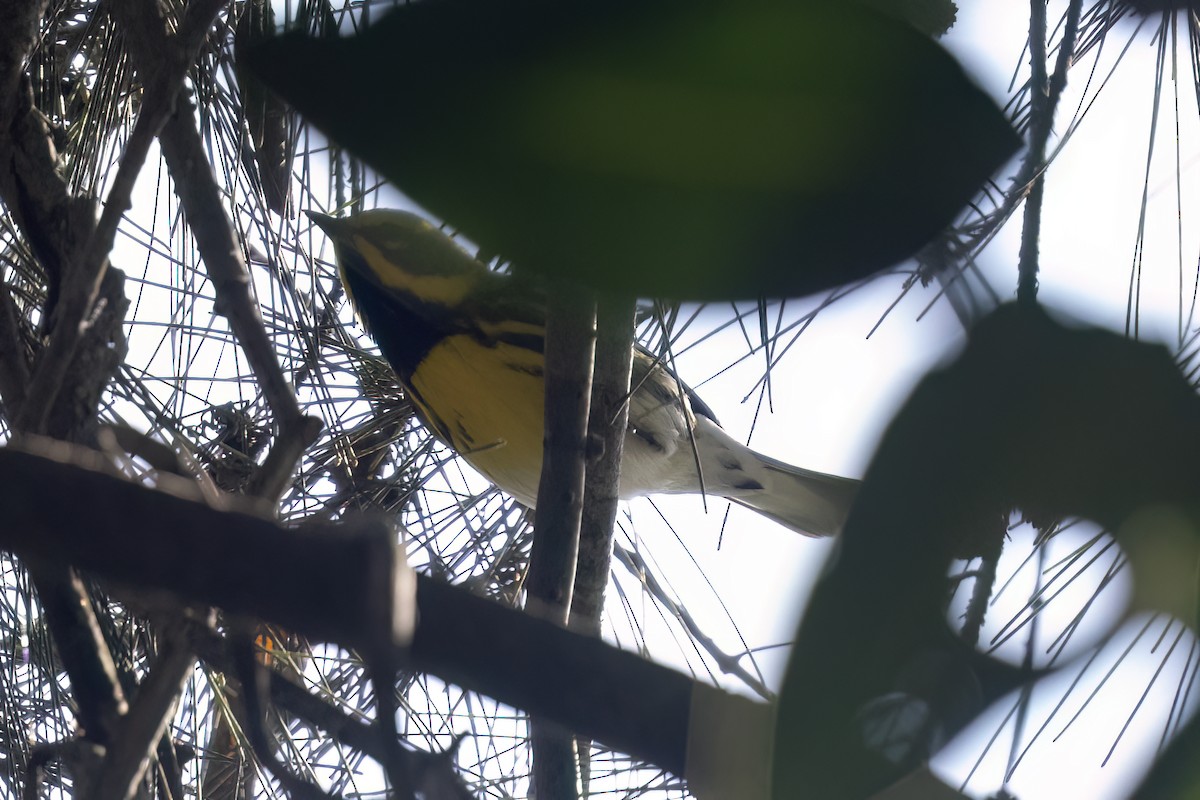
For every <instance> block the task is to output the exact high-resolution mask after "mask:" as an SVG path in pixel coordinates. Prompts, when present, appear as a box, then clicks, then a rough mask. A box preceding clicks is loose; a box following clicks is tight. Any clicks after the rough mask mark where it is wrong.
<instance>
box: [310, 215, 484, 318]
mask: <svg viewBox="0 0 1200 800" xmlns="http://www.w3.org/2000/svg"><path fill="white" fill-rule="evenodd" d="M305 213H306V214H308V217H309V219H311V220H312V221H313V222H314V223H315V224H316V225H317V227H319V228H321V230H323V231H324V232H325V234H326V235H327V236H328V237H329V240H330V241H331V242H332V243H333V246H334V249H335V250H336V252H337V261H338V268H339V271H340V272H341V275H342V282H343V284H345V286H346V290H347V292H348V293H350V298H351V300H352V301H354V300H355V297H354V293H355V291H363V290H369V289H366V287H372V288H373V289H377V290H382V291H385V292H391V293H395V294H401V295H410V296H413V297H416V298H419V299H420V300H421V301H422V302H424V303H432V304H436V305H439V306H443V307H445V308H454V307H456V306H458V305H459V304H460V303H461V302H462V301H463V299H464V298H466V297H467V296H469V295H470V294H471V292H473V291H474V290H475V289H476V288H477V287H478V286H479V285H480V284H482V283H483V282H485V281H487V280H488V278H489V272H488V269H487V267H485V266H484V265H483V264H481V263H480V262H479V261H477V260H476V259H475V258H473V257H472V256H471V254H470V253H468V252H467V251H466V250H463V249H462V248H461V247H459V246H458V245H457V244H456V243H455V242H454V241H453V240H452V239H450V238H449V237H448V236H446V235H445V234H444V233H442V232H441V231H440V230H438V229H437V228H436V227H434V226H433V225H432V224H430V223H429V222H428V221H427V220H425V219H423V218H421V217H419V216H417V215H416V214H412V213H409V212H407V211H397V210H393V209H375V210H372V211H364V212H362V213H360V214H354V215H353V216H349V217H344V218H336V217H331V216H328V215H326V214H319V213H316V212H313V211H307V212H305Z"/></svg>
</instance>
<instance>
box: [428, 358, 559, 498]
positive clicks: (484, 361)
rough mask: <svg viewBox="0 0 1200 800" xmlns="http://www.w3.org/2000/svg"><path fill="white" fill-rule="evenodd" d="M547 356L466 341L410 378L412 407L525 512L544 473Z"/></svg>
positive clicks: (434, 359) (535, 494)
mask: <svg viewBox="0 0 1200 800" xmlns="http://www.w3.org/2000/svg"><path fill="white" fill-rule="evenodd" d="M543 363H544V362H543V358H542V354H541V353H538V352H535V351H533V350H529V349H526V348H524V347H518V346H515V345H511V344H507V343H504V342H499V343H497V344H494V345H489V344H486V343H483V342H480V341H479V340H478V339H475V338H474V337H471V336H468V335H457V336H449V337H447V338H445V339H443V340H442V341H441V342H439V343H438V344H436V345H434V347H433V348H432V349H431V350H430V351H429V353H428V354H427V355H426V356H425V358H424V359H422V360H421V363H420V364H419V365H418V366H417V369H416V370H415V371H414V372H413V375H412V378H411V384H412V389H413V392H412V395H413V398H412V399H413V401H414V402H415V403H416V405H417V406H418V407H419V408H420V410H421V412H422V413H423V415H424V416H425V417H426V419H427V420H428V421H429V422H430V424H432V425H433V427H434V428H435V429H436V430H438V431H439V432H441V434H442V435H443V437H445V438H448V439H449V440H450V441H449V444H450V445H451V446H453V447H454V449H455V450H457V451H458V453H459V454H460V455H462V456H463V457H464V458H465V459H466V460H467V461H468V462H469V463H470V464H471V466H473V467H475V469H477V470H479V471H480V472H482V473H483V474H484V475H485V476H487V478H488V479H489V480H491V481H492V482H493V483H495V484H496V485H497V486H499V487H500V488H501V489H503V490H504V491H505V492H507V493H508V494H511V495H513V496H514V497H515V498H516V499H517V500H519V501H520V502H522V503H525V504H526V505H529V506H532V505H533V503H534V501H535V499H536V498H537V487H538V481H539V478H540V475H541V469H542V438H543V415H544V408H545V394H544V393H545V384H544V382H543V372H542V371H543Z"/></svg>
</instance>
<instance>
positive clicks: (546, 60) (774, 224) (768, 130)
mask: <svg viewBox="0 0 1200 800" xmlns="http://www.w3.org/2000/svg"><path fill="white" fill-rule="evenodd" d="M248 58H249V63H250V65H251V67H252V68H253V69H255V70H256V71H257V72H258V73H259V74H260V75H261V76H262V78H263V79H264V81H265V82H266V83H267V84H268V85H270V86H272V87H274V88H275V89H276V90H277V91H278V92H280V93H281V94H282V95H283V96H284V97H285V98H286V99H287V100H288V102H290V103H291V104H292V105H294V106H295V107H296V108H297V109H298V110H299V111H300V112H301V113H302V114H303V115H304V116H305V117H306V118H307V119H308V120H310V121H311V122H313V123H315V124H316V125H317V126H318V127H320V128H322V129H324V130H325V131H326V132H327V133H328V134H329V135H330V136H331V137H332V138H333V139H334V140H335V141H337V142H338V143H339V144H341V145H343V146H345V147H346V148H348V149H349V150H351V151H352V152H354V153H355V154H357V155H359V156H361V157H362V158H363V159H365V160H366V161H367V162H368V163H370V164H371V165H373V166H375V167H376V168H378V169H380V170H381V171H382V172H383V173H384V174H386V175H387V176H388V177H389V178H391V179H392V180H393V181H395V182H396V183H397V185H399V186H400V187H401V188H402V189H404V190H405V191H406V192H408V193H409V194H410V195H411V196H412V197H413V198H415V199H416V200H417V201H419V202H421V203H423V204H425V205H426V206H427V207H428V208H429V209H431V210H432V211H433V212H435V213H437V214H439V215H440V216H442V217H443V218H445V219H446V220H447V221H448V222H450V223H451V224H452V225H454V226H456V227H459V228H461V229H462V230H464V231H465V232H466V233H467V234H469V235H470V236H471V237H472V238H474V239H475V240H476V241H478V242H479V243H481V244H483V245H484V246H485V248H486V249H488V250H489V251H492V252H499V253H501V254H503V255H505V256H507V257H508V258H510V259H513V260H514V261H516V262H518V263H520V264H522V265H525V266H528V267H531V268H533V269H536V270H540V271H543V272H558V273H566V274H570V275H572V276H575V277H578V278H582V279H584V280H586V281H588V282H590V283H593V284H595V285H599V286H602V287H605V288H615V289H619V290H622V291H625V292H630V293H635V294H639V295H657V296H668V297H687V298H716V297H723V298H728V297H750V296H759V295H798V294H807V293H811V292H815V291H817V290H820V289H822V288H825V287H828V286H831V285H836V284H841V283H845V282H848V281H851V280H854V279H856V278H859V277H862V276H864V275H868V274H871V273H873V272H876V271H878V270H880V269H882V268H884V267H886V266H889V265H891V264H893V263H896V262H898V261H900V260H902V259H904V258H906V257H907V256H909V255H911V254H912V253H913V252H914V251H916V250H917V249H918V248H919V247H920V246H921V245H922V244H924V243H925V242H926V241H928V240H929V239H930V238H931V237H933V236H934V235H935V234H936V233H937V232H938V231H939V230H940V229H942V228H943V227H944V226H945V225H946V224H947V223H949V222H950V220H951V219H952V218H953V216H954V215H955V214H956V213H957V212H958V211H959V210H960V209H961V208H962V207H963V206H964V205H965V204H966V202H967V201H968V200H969V199H970V197H971V196H972V195H973V194H974V193H975V192H976V191H977V190H978V188H979V187H980V186H981V185H982V183H983V182H984V181H985V180H986V179H987V178H988V177H989V176H990V175H991V174H992V172H993V171H994V170H995V169H996V168H997V167H998V166H999V165H1000V164H1001V163H1002V162H1003V161H1004V159H1006V158H1007V157H1008V156H1009V155H1011V154H1012V152H1013V151H1014V150H1015V147H1016V137H1015V135H1014V134H1013V132H1012V130H1011V128H1010V127H1009V125H1008V123H1007V122H1006V121H1005V119H1004V117H1003V116H1002V115H1001V114H1000V112H999V110H998V109H997V108H996V107H995V106H994V104H993V103H992V102H991V100H990V99H988V98H987V97H986V96H985V95H984V94H983V93H982V92H981V91H980V90H979V89H978V88H977V87H975V86H974V85H973V84H972V83H971V82H970V81H969V80H968V79H967V78H966V76H965V75H964V74H963V72H962V70H961V69H960V68H959V66H958V65H957V64H956V63H955V62H954V60H953V59H952V58H951V57H950V56H949V55H947V54H946V53H945V52H944V51H943V50H942V49H941V48H940V47H938V46H937V45H936V44H934V43H933V42H932V41H930V40H929V39H927V38H926V37H924V36H922V35H921V34H919V33H918V32H917V31H916V30H915V29H913V28H912V27H911V26H909V25H907V24H906V23H903V22H900V21H898V20H895V19H892V18H890V17H887V16H884V15H881V14H878V13H876V12H874V11H870V10H868V9H866V8H863V7H859V6H858V5H856V4H830V3H820V4H818V3H812V2H802V3H784V4H769V3H757V2H752V3H729V2H718V1H717V0H710V1H708V2H700V3H675V2H659V3H651V4H646V3H635V2H629V1H628V0H621V1H620V2H615V3H604V4H576V3H567V4H563V3H554V2H548V1H547V0H521V2H512V3H490V2H483V1H481V0H450V1H449V2H438V3H416V4H413V5H409V6H405V7H403V8H402V9H399V10H397V11H395V12H393V13H392V14H391V15H390V16H389V17H387V18H386V19H385V20H383V21H382V22H380V23H379V24H377V25H375V26H373V27H372V28H370V29H369V30H368V31H367V32H366V33H364V34H362V35H359V36H357V37H353V38H344V39H340V40H327V39H322V40H317V39H311V38H307V37H304V36H301V35H289V36H287V37H284V38H281V39H279V40H276V41H273V42H267V43H265V44H263V45H262V46H261V47H259V48H258V49H257V50H255V51H253V52H252V53H250V54H248ZM347 75H372V76H378V79H376V80H371V81H361V80H346V77H345V76H347ZM963 144H969V145H970V146H962V145H963Z"/></svg>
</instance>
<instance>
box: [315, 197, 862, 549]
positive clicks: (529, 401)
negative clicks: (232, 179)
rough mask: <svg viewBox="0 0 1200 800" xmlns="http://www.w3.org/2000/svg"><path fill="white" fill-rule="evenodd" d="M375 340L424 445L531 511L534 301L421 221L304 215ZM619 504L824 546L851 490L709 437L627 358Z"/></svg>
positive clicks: (538, 414)
mask: <svg viewBox="0 0 1200 800" xmlns="http://www.w3.org/2000/svg"><path fill="white" fill-rule="evenodd" d="M306 213H307V214H308V216H309V218H310V219H312V221H313V223H314V224H315V225H317V226H318V227H319V228H320V229H321V230H322V231H324V233H325V235H326V236H327V238H328V239H329V241H330V243H331V244H332V245H333V250H334V255H335V259H336V263H337V268H338V273H339V276H340V278H341V281H342V285H343V287H344V288H345V291H346V294H347V296H348V297H349V299H350V302H351V305H352V306H353V307H354V309H355V311H356V313H357V316H358V318H359V320H360V321H361V323H362V325H363V328H364V329H365V330H366V332H367V333H368V334H369V335H370V336H371V337H372V338H373V339H374V340H375V342H376V343H377V344H378V345H379V348H380V350H381V352H382V354H383V356H384V358H385V359H386V360H387V362H388V363H389V364H390V366H391V368H392V370H393V371H394V372H395V374H396V377H397V379H398V380H399V383H400V385H401V386H402V387H403V388H404V390H405V392H406V394H407V395H408V397H409V398H410V399H411V401H412V404H413V407H414V409H415V410H416V414H417V416H418V417H419V418H420V420H421V421H422V422H423V423H424V424H425V426H426V427H428V428H429V429H430V430H431V431H432V432H433V433H434V434H435V435H436V436H437V437H438V438H440V439H441V440H442V441H444V442H445V443H446V444H448V445H450V447H452V448H453V449H454V450H455V451H456V452H457V453H458V454H459V455H460V456H461V457H462V458H463V459H465V460H466V461H467V462H468V463H469V464H470V465H471V466H472V467H474V468H475V469H476V470H477V471H478V472H480V473H482V474H483V475H484V476H485V477H487V478H488V479H489V480H490V481H491V482H492V483H494V484H495V485H496V486H497V487H499V488H500V489H501V490H503V491H504V492H506V493H507V494H509V495H510V496H512V497H513V498H515V499H516V500H517V501H518V502H520V503H521V504H522V505H524V506H526V507H528V508H533V507H534V506H535V504H536V501H537V489H538V482H539V479H540V475H541V465H542V443H543V435H544V409H545V397H544V393H545V378H544V374H543V366H544V357H543V347H544V343H545V318H546V305H545V295H544V292H543V291H541V289H540V288H539V286H538V285H537V284H536V283H535V282H534V281H532V280H529V279H525V278H523V277H522V276H521V275H515V276H514V275H512V274H507V273H501V272H497V271H494V270H492V269H489V268H488V266H487V265H486V264H484V263H483V262H482V261H480V260H479V259H477V258H476V257H474V256H473V255H471V253H469V252H468V251H467V250H465V249H463V248H462V247H461V246H460V245H459V244H458V242H456V241H455V240H454V239H453V238H451V237H450V236H448V235H447V234H446V233H444V232H443V231H442V230H440V229H439V228H438V227H437V226H435V225H434V224H432V223H431V222H429V221H428V220H426V219H425V218H423V217H422V216H420V215H418V214H415V213H412V212H408V211H402V210H397V209H373V210H368V211H362V212H358V213H355V214H351V215H349V216H345V217H333V216H329V215H326V214H321V213H318V212H314V211H309V212H306ZM630 385H631V387H632V388H631V391H630V396H629V398H628V402H629V423H628V427H627V429H626V431H625V439H624V445H623V447H624V450H623V454H622V458H621V469H620V488H619V495H620V497H621V498H622V499H629V498H632V497H638V496H642V495H647V494H681V493H703V494H707V495H713V496H720V497H725V498H727V499H728V500H731V501H733V502H734V503H738V504H740V505H743V506H746V507H748V508H750V509H753V510H754V511H757V512H758V513H759V514H762V515H763V516H765V517H767V518H769V519H771V520H774V521H775V522H777V523H779V524H780V525H783V526H784V527H786V528H789V529H791V530H793V531H796V532H798V533H802V534H805V535H807V536H832V535H835V534H837V533H838V532H839V531H840V529H841V527H842V525H843V523H844V522H845V519H846V516H847V514H848V513H849V508H850V505H851V503H852V502H853V499H854V496H855V493H856V491H857V487H858V481H855V480H852V479H849V478H844V477H840V476H837V475H830V474H825V473H821V472H815V471H812V470H807V469H802V468H799V467H794V466H791V465H790V464H786V463H784V462H782V461H779V460H776V459H774V458H771V457H769V456H766V455H763V454H761V453H758V452H755V451H754V450H752V449H750V448H749V447H747V446H746V445H743V444H742V443H740V442H738V441H737V440H736V439H734V438H733V437H732V436H730V435H729V434H728V433H727V432H726V431H725V430H724V429H722V428H721V426H720V423H719V422H718V421H717V418H716V415H715V414H714V413H713V411H712V409H711V408H709V406H708V405H707V404H706V403H704V401H703V400H701V399H700V397H699V396H697V394H696V393H695V392H694V391H692V390H691V389H690V388H689V387H688V386H686V385H685V384H684V383H683V382H682V381H680V380H679V379H678V378H677V377H676V376H675V375H674V373H673V372H672V371H671V370H669V369H667V368H666V366H664V365H663V364H662V362H661V359H659V358H657V357H655V356H654V354H652V353H650V352H649V351H647V350H646V349H644V348H641V347H635V349H634V352H633V370H632V379H631V382H630Z"/></svg>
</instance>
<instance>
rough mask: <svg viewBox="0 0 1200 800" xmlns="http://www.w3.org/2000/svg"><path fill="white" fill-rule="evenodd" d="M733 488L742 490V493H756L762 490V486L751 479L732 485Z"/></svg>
mask: <svg viewBox="0 0 1200 800" xmlns="http://www.w3.org/2000/svg"><path fill="white" fill-rule="evenodd" d="M733 488H735V489H742V490H743V491H747V492H756V491H759V490H761V489H762V488H763V485H762V484H761V483H759V482H758V481H756V480H754V479H753V478H747V479H746V480H744V481H740V482H738V483H735V484H734V485H733Z"/></svg>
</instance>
